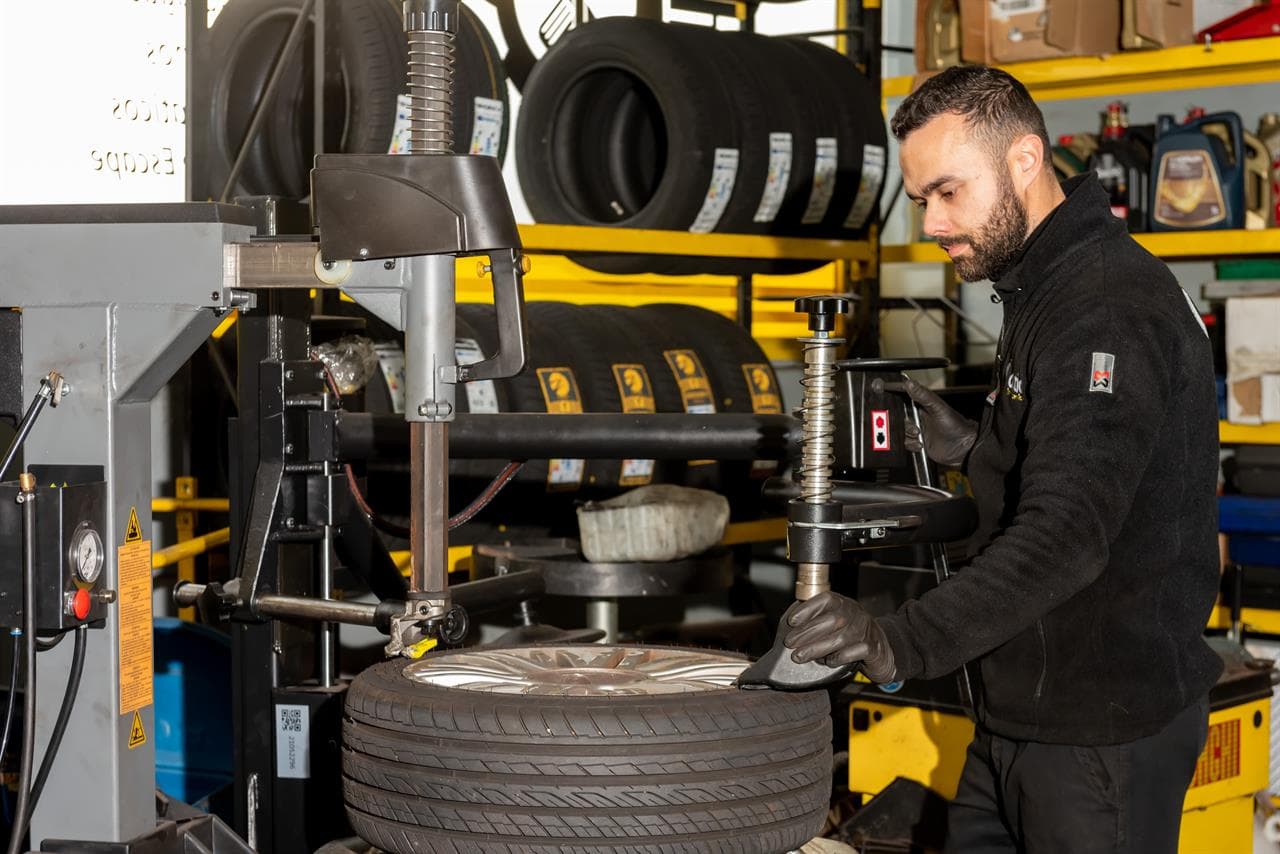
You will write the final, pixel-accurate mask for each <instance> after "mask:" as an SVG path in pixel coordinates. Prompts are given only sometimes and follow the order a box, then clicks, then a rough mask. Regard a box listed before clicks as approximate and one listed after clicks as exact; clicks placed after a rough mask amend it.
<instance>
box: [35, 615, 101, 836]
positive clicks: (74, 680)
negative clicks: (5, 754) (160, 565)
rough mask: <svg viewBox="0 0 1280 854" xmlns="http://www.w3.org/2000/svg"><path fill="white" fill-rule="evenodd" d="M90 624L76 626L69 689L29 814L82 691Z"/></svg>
mask: <svg viewBox="0 0 1280 854" xmlns="http://www.w3.org/2000/svg"><path fill="white" fill-rule="evenodd" d="M88 636H89V627H88V626H78V627H77V628H76V645H75V650H74V651H73V652H72V654H71V673H70V674H68V675H67V690H66V691H64V692H63V694H62V706H61V708H59V709H58V720H57V721H56V722H55V723H54V725H53V734H52V735H50V736H49V746H48V747H47V748H46V749H45V752H44V759H42V760H40V772H39V773H38V774H36V781H35V783H34V784H33V785H32V786H31V802H30V803H29V804H28V806H27V814H28V815H30V814H31V813H33V812H35V810H36V804H38V803H39V802H40V793H41V792H42V791H44V784H45V781H46V780H48V779H49V772H50V771H51V770H53V760H54V758H55V757H56V756H57V755H58V748H59V747H61V746H62V737H63V736H64V735H66V732H67V724H68V723H70V722H71V710H72V709H74V708H75V705H76V697H77V696H78V695H79V693H80V677H81V676H82V675H83V674H84V655H85V647H87V646H88V643H87V639H88Z"/></svg>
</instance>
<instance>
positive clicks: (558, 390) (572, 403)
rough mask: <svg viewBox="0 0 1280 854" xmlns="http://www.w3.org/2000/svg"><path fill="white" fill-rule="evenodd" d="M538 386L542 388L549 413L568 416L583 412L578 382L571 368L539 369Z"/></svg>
mask: <svg viewBox="0 0 1280 854" xmlns="http://www.w3.org/2000/svg"><path fill="white" fill-rule="evenodd" d="M538 385H540V386H541V387H542V399H543V400H544V401H546V404H547V412H554V413H557V414H566V413H578V412H581V411H582V395H581V394H579V393H578V380H577V378H576V377H574V375H573V370H572V369H571V368H538Z"/></svg>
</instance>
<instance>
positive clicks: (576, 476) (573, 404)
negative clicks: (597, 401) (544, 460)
mask: <svg viewBox="0 0 1280 854" xmlns="http://www.w3.org/2000/svg"><path fill="white" fill-rule="evenodd" d="M537 374H538V386H539V387H540V388H541V389H542V399H543V401H544V402H545V403H546V404H547V412H551V413H555V414H557V415H575V414H577V413H580V412H582V395H581V394H580V393H579V392H578V379H577V377H575V376H574V375H573V369H572V368H567V367H566V368H538V370H537ZM586 469H587V464H586V461H585V460H549V461H548V466H547V489H548V490H549V491H552V490H574V489H577V488H578V487H579V486H581V485H582V478H583V475H584V474H585V473H586Z"/></svg>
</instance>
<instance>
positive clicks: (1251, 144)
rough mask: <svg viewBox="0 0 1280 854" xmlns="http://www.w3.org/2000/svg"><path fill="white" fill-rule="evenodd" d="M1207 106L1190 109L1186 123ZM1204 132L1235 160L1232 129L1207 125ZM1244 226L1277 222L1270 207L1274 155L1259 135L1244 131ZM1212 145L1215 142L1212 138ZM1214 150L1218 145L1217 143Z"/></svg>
mask: <svg viewBox="0 0 1280 854" xmlns="http://www.w3.org/2000/svg"><path fill="white" fill-rule="evenodd" d="M1204 116H1205V109H1204V108H1203V107H1192V108H1191V109H1189V110H1187V118H1186V119H1185V120H1184V122H1183V123H1184V124H1185V123H1186V122H1190V121H1193V120H1195V119H1199V118H1203V117H1204ZM1204 131H1205V133H1207V134H1209V135H1210V136H1211V137H1214V138H1215V139H1216V140H1217V142H1218V143H1221V149H1220V152H1221V156H1223V157H1226V158H1227V160H1228V161H1229V162H1234V160H1235V157H1234V152H1233V151H1232V149H1231V132H1230V129H1229V128H1228V127H1227V125H1225V124H1208V125H1205V126H1204ZM1243 138H1244V179H1243V180H1244V227H1245V228H1246V229H1248V230H1251V231H1255V230H1259V229H1263V228H1269V227H1270V226H1271V224H1272V223H1274V221H1275V220H1274V219H1273V215H1274V212H1273V210H1272V206H1271V158H1270V157H1269V156H1268V153H1267V149H1266V146H1265V145H1263V143H1262V140H1260V139H1258V137H1256V136H1254V135H1253V134H1251V133H1249V132H1248V131H1244V133H1243ZM1211 144H1214V143H1213V142H1212V141H1211ZM1214 148H1215V150H1218V146H1217V145H1216V144H1214Z"/></svg>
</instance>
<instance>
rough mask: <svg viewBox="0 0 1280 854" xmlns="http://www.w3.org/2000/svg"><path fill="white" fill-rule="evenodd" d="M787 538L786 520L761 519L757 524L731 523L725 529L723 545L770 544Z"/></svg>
mask: <svg viewBox="0 0 1280 854" xmlns="http://www.w3.org/2000/svg"><path fill="white" fill-rule="evenodd" d="M786 538H787V520H786V519H760V520H758V521H755V522H730V523H729V524H728V525H727V526H726V527H725V529H724V539H722V540H721V541H720V543H721V544H722V545H726V546H736V545H739V544H740V543H769V542H776V541H778V540H785V539H786Z"/></svg>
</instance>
